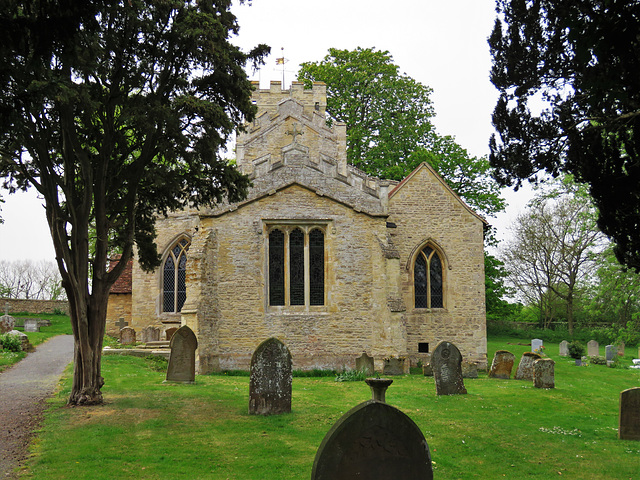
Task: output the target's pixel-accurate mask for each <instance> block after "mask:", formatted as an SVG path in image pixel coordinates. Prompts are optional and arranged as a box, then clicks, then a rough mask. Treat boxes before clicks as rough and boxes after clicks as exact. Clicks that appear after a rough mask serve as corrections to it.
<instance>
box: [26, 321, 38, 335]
mask: <svg viewBox="0 0 640 480" xmlns="http://www.w3.org/2000/svg"><path fill="white" fill-rule="evenodd" d="M24 331H25V332H39V331H40V325H38V319H37V318H25V319H24Z"/></svg>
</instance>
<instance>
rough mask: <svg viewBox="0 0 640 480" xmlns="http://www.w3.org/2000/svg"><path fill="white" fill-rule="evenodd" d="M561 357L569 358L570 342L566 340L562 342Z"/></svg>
mask: <svg viewBox="0 0 640 480" xmlns="http://www.w3.org/2000/svg"><path fill="white" fill-rule="evenodd" d="M560 356H561V357H568V356H569V342H567V341H566V340H562V341H561V342H560Z"/></svg>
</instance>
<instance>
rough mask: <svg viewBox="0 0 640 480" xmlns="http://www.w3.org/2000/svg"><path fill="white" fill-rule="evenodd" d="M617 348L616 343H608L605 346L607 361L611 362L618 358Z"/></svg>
mask: <svg viewBox="0 0 640 480" xmlns="http://www.w3.org/2000/svg"><path fill="white" fill-rule="evenodd" d="M616 353H617V349H616V347H615V345H607V346H606V347H604V358H605V360H606V361H607V362H611V361H613V360H614V359H615V358H616Z"/></svg>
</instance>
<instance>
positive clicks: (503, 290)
mask: <svg viewBox="0 0 640 480" xmlns="http://www.w3.org/2000/svg"><path fill="white" fill-rule="evenodd" d="M484 275H485V277H484V281H485V302H486V306H487V315H488V316H492V317H506V316H509V315H511V314H512V313H514V312H515V311H516V310H517V309H518V308H519V307H518V306H517V305H514V304H511V303H509V302H508V301H507V300H505V299H504V297H505V296H512V295H513V293H514V291H513V288H510V287H509V286H507V285H505V280H506V279H507V278H508V276H509V272H507V270H506V269H505V268H504V262H502V261H501V260H500V259H498V258H496V257H494V256H493V255H490V254H489V253H487V252H485V253H484Z"/></svg>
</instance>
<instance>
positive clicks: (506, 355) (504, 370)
mask: <svg viewBox="0 0 640 480" xmlns="http://www.w3.org/2000/svg"><path fill="white" fill-rule="evenodd" d="M515 361H516V357H515V355H514V354H513V353H511V352H508V351H507V350H498V351H497V352H496V354H495V355H494V357H493V362H491V370H489V377H491V378H506V379H509V378H511V370H513V363H514V362H515Z"/></svg>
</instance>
